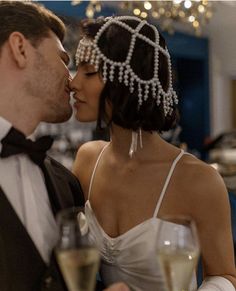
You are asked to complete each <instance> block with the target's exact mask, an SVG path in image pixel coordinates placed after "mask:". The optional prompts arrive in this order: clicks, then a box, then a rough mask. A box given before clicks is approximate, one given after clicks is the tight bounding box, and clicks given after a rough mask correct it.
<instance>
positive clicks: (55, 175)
mask: <svg viewBox="0 0 236 291" xmlns="http://www.w3.org/2000/svg"><path fill="white" fill-rule="evenodd" d="M43 172H44V176H45V180H46V185H47V189H48V195H49V199H50V201H51V205H52V209H53V212H54V214H55V213H57V212H58V211H59V210H61V209H64V208H69V207H72V206H76V205H82V204H83V203H84V200H83V194H82V190H81V187H80V184H79V182H78V181H76V179H75V177H73V183H76V185H72V183H71V181H70V179H72V176H71V175H72V174H71V173H70V172H69V171H68V170H67V169H66V168H64V167H63V166H62V165H61V164H59V163H58V162H56V161H55V160H53V159H52V158H50V157H47V158H46V159H45V161H44V169H43ZM75 181H76V182H75ZM73 186H74V188H75V190H74V191H75V192H76V193H73V192H72V191H73ZM75 196H77V197H78V199H76V197H75ZM77 200H78V201H77Z"/></svg>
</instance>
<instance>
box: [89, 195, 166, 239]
mask: <svg viewBox="0 0 236 291" xmlns="http://www.w3.org/2000/svg"><path fill="white" fill-rule="evenodd" d="M85 207H88V208H89V210H90V212H91V214H92V215H93V218H94V220H95V222H96V224H97V226H98V228H99V229H100V231H101V232H102V234H103V236H104V237H106V239H108V240H111V241H115V240H120V239H122V238H124V237H126V236H128V234H130V233H132V232H133V231H135V230H137V229H140V228H141V226H143V225H145V224H147V223H148V222H151V221H157V222H158V221H160V220H161V219H160V218H158V217H150V218H148V219H146V220H144V221H142V222H140V223H138V224H136V225H135V226H133V227H132V228H130V229H128V230H127V231H125V232H124V233H122V234H120V235H118V236H116V237H111V236H110V235H109V234H107V233H106V232H105V230H104V229H103V227H102V226H101V224H100V223H99V221H98V219H97V217H96V215H95V213H94V211H93V208H92V206H91V203H90V201H89V200H87V201H86V203H85Z"/></svg>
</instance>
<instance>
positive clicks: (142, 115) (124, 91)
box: [81, 18, 178, 132]
mask: <svg viewBox="0 0 236 291" xmlns="http://www.w3.org/2000/svg"><path fill="white" fill-rule="evenodd" d="M122 21H123V20H122ZM105 22H106V20H105V19H104V18H98V19H97V20H94V21H89V20H86V21H82V22H81V30H82V36H86V37H88V38H92V39H93V38H94V37H95V35H96V33H97V32H98V30H99V29H100V28H101V26H103V24H104V23H105ZM124 22H125V23H126V24H128V25H129V26H130V27H132V28H133V29H135V28H136V26H137V25H138V24H139V22H138V21H136V20H124ZM139 33H141V34H143V35H144V36H146V37H148V38H149V39H151V40H153V41H155V34H154V31H153V29H152V28H151V27H150V26H149V25H147V24H145V25H144V26H143V27H142V29H141V30H140V31H139ZM130 41H131V33H130V32H129V31H127V30H126V29H125V28H122V27H121V26H118V25H116V24H111V25H110V26H109V27H108V28H107V29H106V30H105V31H104V32H103V34H102V35H101V37H100V38H99V41H98V46H99V48H100V50H101V52H102V53H103V54H104V55H105V56H106V57H108V58H109V59H111V60H113V61H117V62H119V61H120V62H124V61H125V59H126V56H127V54H128V50H129V46H130ZM160 45H161V46H162V47H163V48H165V46H166V44H165V40H164V38H163V37H162V36H161V35H160ZM130 65H131V67H132V68H133V70H134V72H135V73H136V74H137V75H138V76H139V77H140V78H141V79H144V80H148V79H151V78H152V77H153V72H154V48H153V47H152V46H151V45H149V44H148V43H146V42H145V41H143V40H141V39H139V38H137V39H136V43H135V47H134V51H133V55H132V58H131V61H130ZM102 67H103V64H102V63H101V64H100V66H99V70H100V71H101V70H102ZM158 77H159V80H160V82H161V85H162V87H163V89H164V91H167V89H168V86H169V72H168V63H167V58H166V57H165V56H164V55H163V54H162V53H160V55H159V70H158ZM150 91H151V90H150ZM149 95H150V96H149V98H148V99H147V100H146V101H144V102H143V104H142V105H141V106H140V108H138V88H137V86H136V87H135V88H134V92H133V93H130V91H129V86H125V84H124V83H123V82H122V83H120V82H119V80H118V70H115V74H114V81H113V82H111V81H109V78H108V80H107V82H106V84H105V86H104V89H103V91H102V93H101V96H100V97H101V98H100V105H99V116H98V120H97V126H98V128H100V129H101V128H102V122H104V121H105V123H106V124H107V125H110V124H111V123H115V124H117V125H119V126H121V127H123V128H126V129H132V130H137V129H138V128H142V129H143V130H146V131H158V132H162V131H166V130H169V129H171V128H173V127H174V126H175V125H176V123H177V120H178V111H177V108H173V112H172V114H171V115H167V116H165V114H164V110H163V106H162V105H163V104H162V103H161V104H160V106H157V104H156V100H155V99H154V98H152V96H151V95H152V92H149ZM107 104H109V105H111V106H110V107H111V111H112V113H111V114H110V115H111V116H108V114H107V112H106V108H107Z"/></svg>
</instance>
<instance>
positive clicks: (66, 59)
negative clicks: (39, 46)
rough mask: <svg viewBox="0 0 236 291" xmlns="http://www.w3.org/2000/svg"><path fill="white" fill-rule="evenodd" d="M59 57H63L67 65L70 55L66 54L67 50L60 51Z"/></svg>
mask: <svg viewBox="0 0 236 291" xmlns="http://www.w3.org/2000/svg"><path fill="white" fill-rule="evenodd" d="M61 58H62V59H63V61H64V62H65V64H66V65H69V62H70V57H69V55H68V54H67V52H65V51H61Z"/></svg>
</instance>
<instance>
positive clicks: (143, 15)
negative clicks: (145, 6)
mask: <svg viewBox="0 0 236 291" xmlns="http://www.w3.org/2000/svg"><path fill="white" fill-rule="evenodd" d="M140 16H141V17H142V18H147V16H148V15H147V12H144V11H143V12H141V14H140Z"/></svg>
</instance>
